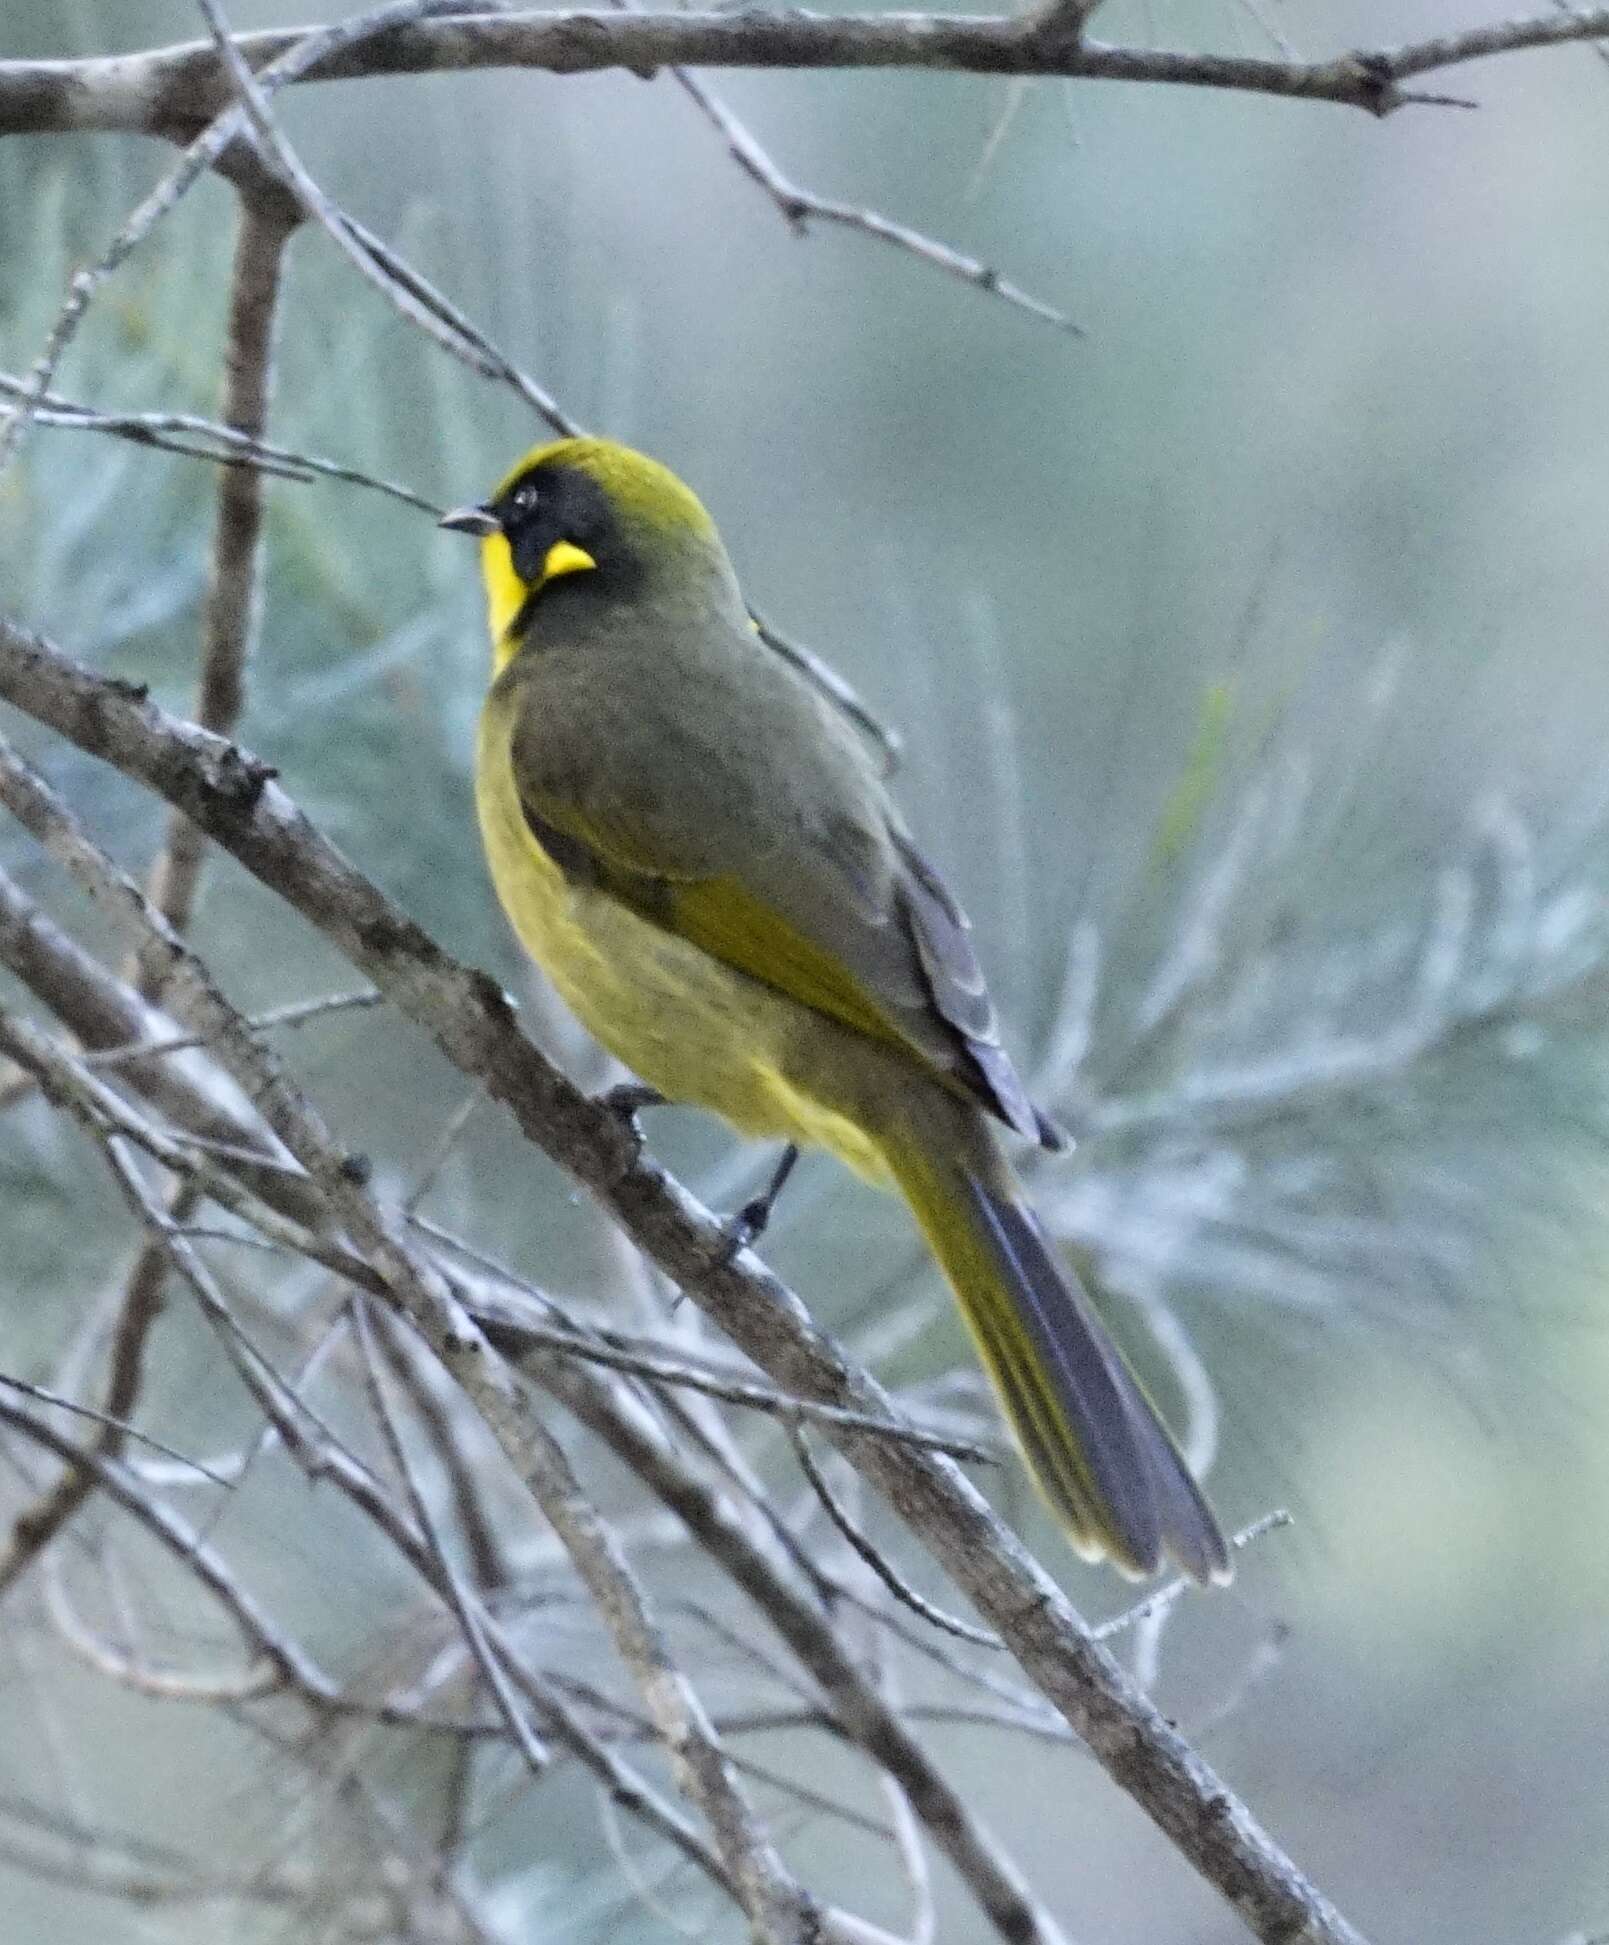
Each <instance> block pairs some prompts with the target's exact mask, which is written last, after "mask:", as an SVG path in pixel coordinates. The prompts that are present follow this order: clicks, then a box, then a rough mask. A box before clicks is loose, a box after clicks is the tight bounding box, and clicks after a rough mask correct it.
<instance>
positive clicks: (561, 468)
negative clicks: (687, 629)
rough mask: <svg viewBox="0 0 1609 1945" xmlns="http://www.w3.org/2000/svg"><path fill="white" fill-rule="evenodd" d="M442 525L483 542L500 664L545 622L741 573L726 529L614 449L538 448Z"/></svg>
mask: <svg viewBox="0 0 1609 1945" xmlns="http://www.w3.org/2000/svg"><path fill="white" fill-rule="evenodd" d="M441 525H442V526H444V527H449V528H451V529H453V530H454V531H455V532H458V533H470V534H475V535H478V536H479V538H480V542H481V569H482V572H483V574H484V576H485V580H486V599H487V608H488V619H489V622H490V625H491V633H492V640H493V643H494V645H495V651H496V655H497V659H498V663H499V666H501V664H502V662H504V661H505V660H507V658H508V656H510V655H511V654H512V653H513V652H514V650H515V648H517V647H518V645H519V643H520V641H521V640H522V639H523V638H524V636H525V634H526V631H527V630H528V629H529V628H530V626H531V625H532V623H533V621H535V620H536V619H537V617H538V614H539V612H540V610H539V604H541V603H546V602H552V601H555V600H556V599H562V600H563V601H564V603H565V605H566V607H567V608H570V609H571V610H572V611H573V610H574V608H575V606H576V605H577V604H579V605H580V606H582V607H588V608H590V607H591V606H592V605H593V604H594V603H597V602H610V601H617V600H637V599H641V598H643V597H645V596H647V595H649V594H655V595H658V594H661V593H662V592H664V591H666V590H669V591H673V592H674V591H675V590H676V589H677V588H678V586H681V587H685V588H687V589H688V590H689V591H691V589H692V588H693V587H695V586H696V585H697V584H698V583H699V582H701V581H703V580H704V579H706V578H707V577H708V576H709V574H710V573H711V571H712V570H714V571H716V572H717V573H718V574H719V575H720V576H721V577H722V578H723V579H726V578H729V576H730V569H729V567H728V566H727V563H726V557H725V553H724V551H723V550H722V548H721V543H720V537H719V536H718V535H717V533H716V531H715V523H714V522H713V521H712V520H711V519H710V517H709V515H708V514H707V513H706V512H705V510H704V508H703V505H702V504H701V503H700V501H699V499H698V497H697V495H696V494H694V493H693V492H692V491H691V489H690V488H688V487H686V486H684V485H683V484H682V482H681V481H680V480H679V479H678V478H677V477H676V475H675V474H674V473H673V472H671V471H670V470H669V468H668V467H665V466H661V465H660V463H659V462H658V460H656V459H649V458H648V457H647V456H646V454H643V453H640V452H633V451H632V450H631V449H630V447H628V446H618V445H615V444H614V443H613V441H611V440H608V439H561V440H559V441H557V442H556V443H554V444H552V445H546V446H537V447H535V448H534V449H533V450H532V451H530V452H528V453H527V454H526V455H525V457H524V458H523V459H522V460H520V462H519V464H518V465H517V466H515V467H513V468H512V470H511V471H510V472H509V473H508V474H507V475H506V476H505V477H504V478H503V479H502V480H501V481H499V483H498V485H497V486H496V488H495V489H494V490H493V492H492V494H491V495H490V497H489V498H487V499H485V500H482V501H481V502H480V503H479V504H478V505H475V506H468V507H459V508H457V509H455V510H454V511H453V512H451V513H448V514H445V515H444V516H443V518H442V521H441Z"/></svg>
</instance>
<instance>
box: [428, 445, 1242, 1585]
mask: <svg viewBox="0 0 1609 1945" xmlns="http://www.w3.org/2000/svg"><path fill="white" fill-rule="evenodd" d="M441 525H442V526H444V527H446V528H448V529H451V530H454V531H457V532H463V533H467V534H470V535H473V536H475V537H477V538H478V539H479V542H480V564H481V571H482V579H483V582H484V587H485V595H486V611H487V624H488V629H489V633H490V636H491V648H492V671H491V679H490V683H489V686H488V688H487V691H486V696H485V699H484V703H483V705H482V709H481V715H480V724H479V731H478V738H477V745H476V753H475V799H476V807H477V813H478V817H479V823H480V830H481V836H482V839H483V842H484V846H485V851H486V856H487V861H488V864H489V867H490V872H491V877H492V881H493V885H494V887H495V890H496V892H497V896H498V898H499V900H500V902H501V904H502V906H503V908H504V911H505V912H506V914H507V917H508V919H509V921H510V923H511V925H512V927H513V930H514V932H515V934H516V936H517V937H518V939H519V940H520V942H521V944H522V945H523V946H524V948H525V950H526V951H527V952H528V953H529V954H530V956H531V958H532V959H533V960H534V961H535V962H536V963H537V965H538V966H539V967H540V968H541V969H542V970H543V972H545V973H546V975H547V976H548V978H549V979H550V980H551V982H552V984H553V985H554V987H555V988H556V989H557V991H558V992H559V994H560V996H561V997H562V998H563V999H564V1001H565V1002H566V1004H567V1005H568V1006H569V1008H570V1009H571V1011H572V1012H573V1013H574V1014H575V1015H576V1017H577V1018H578V1019H579V1020H580V1021H581V1023H582V1024H583V1025H584V1026H585V1027H586V1028H587V1029H588V1030H589V1031H590V1032H591V1034H592V1035H593V1037H594V1038H595V1039H597V1040H598V1041H599V1042H601V1044H602V1045H603V1046H604V1047H605V1048H607V1049H608V1050H609V1051H610V1052H611V1053H613V1054H614V1055H615V1056H616V1057H617V1058H618V1059H619V1060H620V1061H622V1062H623V1063H624V1065H625V1066H626V1067H627V1068H629V1069H630V1070H631V1071H632V1072H633V1073H634V1074H635V1075H636V1076H637V1077H638V1080H639V1082H640V1083H641V1084H642V1087H643V1090H644V1093H643V1096H639V1097H638V1098H639V1099H641V1098H659V1099H664V1100H668V1101H672V1102H678V1103H686V1104H693V1105H696V1106H700V1107H702V1108H705V1109H708V1110H711V1111H713V1112H714V1113H715V1114H717V1115H720V1116H722V1117H724V1119H725V1120H726V1121H727V1122H728V1123H730V1124H731V1125H732V1126H733V1127H734V1128H735V1129H737V1130H738V1131H739V1132H740V1133H741V1134H742V1135H744V1136H747V1137H750V1138H754V1139H759V1140H770V1141H776V1140H780V1141H781V1142H783V1143H785V1144H787V1146H786V1147H785V1149H784V1151H783V1163H782V1165H781V1166H780V1167H779V1169H778V1171H777V1175H776V1176H775V1177H773V1184H772V1187H773V1190H775V1189H778V1188H780V1183H781V1178H782V1177H784V1176H785V1175H786V1172H787V1167H788V1166H789V1165H790V1164H791V1158H792V1156H793V1155H794V1154H796V1153H797V1150H798V1147H799V1146H800V1145H801V1144H802V1145H805V1146H814V1147H821V1148H826V1149H828V1150H830V1151H831V1152H832V1153H833V1154H834V1155H836V1156H837V1157H838V1158H839V1159H840V1160H841V1161H842V1162H844V1163H846V1164H847V1165H848V1166H849V1167H850V1168H851V1169H852V1170H854V1171H855V1172H856V1173H857V1174H858V1175H860V1176H862V1177H863V1178H865V1179H866V1180H868V1181H871V1182H873V1183H876V1184H879V1185H881V1186H883V1187H891V1188H893V1189H895V1190H896V1191H898V1192H899V1193H900V1194H901V1195H903V1197H904V1198H905V1201H906V1202H907V1203H908V1204H909V1206H910V1209H911V1211H912V1213H913V1214H914V1216H915V1219H916V1222H917V1225H918V1227H919V1228H920V1230H921V1232H922V1234H923V1236H924V1238H925V1239H926V1242H927V1244H928V1246H929V1248H930V1249H931V1251H932V1253H933V1255H934V1256H935V1258H936V1259H937V1261H938V1264H939V1267H940V1268H941V1270H942V1271H943V1273H944V1275H945V1277H946V1279H947V1280H948V1282H949V1284H950V1287H951V1289H952V1291H953V1292H954V1295H955V1297H956V1300H957V1303H958V1305H959V1308H960V1312H961V1315H962V1318H963V1319H964V1321H965V1323H966V1325H967V1328H968V1331H969V1333H970V1336H971V1338H972V1341H973V1343H974V1345H975V1347H976V1350H977V1353H978V1355H979V1358H980V1360H981V1362H982V1364H983V1367H984V1369H985V1371H986V1372H987V1374H988V1376H989V1379H990V1381H991V1383H992V1386H993V1389H994V1392H995V1394H996V1397H997V1399H998V1401H999V1404H1000V1407H1001V1410H1002V1414H1003V1416H1004V1419H1005V1421H1006V1423H1007V1425H1008V1427H1009V1429H1010V1431H1011V1433H1012V1435H1013V1438H1014V1440H1015V1443H1016V1445H1017V1447H1018V1449H1019V1451H1020V1453H1021V1455H1022V1458H1023V1460H1024V1462H1025V1464H1026V1467H1027V1470H1028V1472H1029V1474H1030V1475H1031V1477H1032V1478H1033V1480H1034V1482H1035V1484H1036V1485H1037V1487H1038V1489H1039V1492H1040V1494H1041V1495H1042V1497H1043V1498H1044V1500H1045V1501H1046V1502H1047V1504H1048V1505H1049V1507H1050V1509H1051V1510H1052V1512H1053V1513H1054V1514H1055V1515H1056V1517H1057V1519H1058V1521H1059V1523H1060V1525H1061V1527H1062V1529H1063V1531H1064V1532H1065V1534H1066V1536H1067V1539H1068V1541H1069V1543H1070V1544H1071V1546H1072V1548H1073V1549H1074V1551H1075V1552H1076V1553H1077V1554H1079V1555H1080V1556H1082V1557H1083V1558H1085V1559H1089V1560H1100V1559H1104V1560H1107V1561H1109V1562H1110V1563H1111V1564H1113V1565H1114V1566H1115V1567H1116V1568H1117V1569H1119V1570H1120V1571H1121V1572H1122V1573H1123V1574H1125V1575H1126V1576H1129V1577H1133V1578H1145V1577H1148V1576H1150V1575H1152V1574H1154V1573H1156V1572H1157V1571H1158V1570H1159V1569H1160V1568H1161V1567H1162V1566H1163V1565H1164V1563H1165V1562H1168V1561H1171V1562H1172V1563H1173V1565H1174V1566H1175V1567H1176V1568H1177V1569H1179V1570H1180V1571H1182V1572H1183V1573H1184V1574H1185V1575H1187V1576H1189V1577H1190V1578H1191V1579H1193V1580H1195V1581H1197V1582H1200V1583H1203V1584H1206V1583H1223V1582H1226V1581H1227V1580H1228V1579H1229V1577H1230V1558H1229V1551H1228V1548H1227V1547H1226V1545H1225V1542H1224V1538H1223V1535H1222V1532H1221V1530H1220V1528H1219V1525H1218V1522H1217V1520H1216V1519H1215V1517H1214V1515H1213V1512H1212V1510H1211V1508H1210V1507H1209V1505H1208V1503H1207V1501H1206V1499H1205V1497H1204V1496H1203V1494H1202V1492H1201V1490H1200V1488H1199V1487H1198V1486H1197V1484H1196V1482H1195V1480H1194V1478H1193V1477H1192V1475H1191V1472H1190V1468H1189V1465H1188V1464H1187V1463H1186V1461H1185V1459H1184V1457H1183V1455H1182V1453H1181V1452H1180V1450H1179V1447H1178V1446H1177V1444H1176V1443H1175V1442H1174V1440H1173V1438H1172V1437H1171V1435H1170V1434H1169V1432H1168V1430H1167V1428H1166V1426H1165V1424H1164V1423H1163V1420H1162V1418H1161V1416H1160V1415H1159V1413H1158V1411H1157V1409H1156V1408H1155V1406H1154V1405H1153V1404H1152V1402H1151V1401H1150V1399H1149V1398H1148V1397H1147V1395H1146V1393H1145V1390H1144V1388H1143V1387H1142V1385H1141V1383H1140V1381H1139V1379H1138V1378H1137V1376H1136V1375H1135V1373H1134V1372H1133V1371H1132V1370H1131V1368H1130V1366H1129V1365H1128V1363H1127V1361H1126V1360H1125V1358H1124V1357H1123V1354H1122V1353H1121V1351H1120V1350H1119V1349H1118V1347H1117V1345H1116V1343H1115V1342H1114V1340H1113V1338H1112V1337H1111V1335H1110V1333H1109V1332H1108V1330H1107V1328H1106V1326H1105V1324H1104V1323H1103V1322H1102V1320H1101V1318H1100V1316H1099V1314H1098V1313H1097V1311H1096V1309H1095V1307H1094V1305H1093V1303H1092V1302H1091V1300H1090V1298H1089V1296H1088V1294H1087V1292H1086V1290H1085V1289H1084V1288H1083V1286H1082V1284H1081V1282H1080V1280H1079V1277H1078V1275H1077V1273H1076V1271H1075V1269H1074V1267H1073V1265H1072V1264H1071V1262H1070V1261H1069V1260H1068V1259H1067V1258H1066V1256H1065V1255H1063V1254H1062V1253H1061V1252H1060V1251H1059V1250H1058V1248H1057V1246H1056V1245H1055V1243H1054V1242H1053V1241H1052V1240H1051V1238H1050V1237H1049V1235H1048V1234H1047V1232H1046V1231H1045V1229H1044V1228H1043V1227H1042V1225H1041V1223H1040V1221H1039V1219H1038V1217H1037V1216H1036V1215H1035V1213H1034V1211H1033V1209H1032V1207H1031V1205H1030V1203H1029V1200H1028V1197H1027V1194H1026V1192H1025V1190H1024V1188H1023V1186H1022V1183H1021V1181H1020V1180H1019V1177H1018V1175H1017V1173H1016V1171H1015V1169H1014V1167H1013V1165H1012V1162H1011V1160H1010V1158H1009V1156H1008V1153H1007V1148H1006V1145H1005V1144H1006V1138H1008V1137H1015V1138H1017V1139H1018V1140H1020V1141H1021V1142H1023V1143H1036V1144H1039V1145H1041V1146H1047V1147H1056V1146H1060V1145H1063V1144H1064V1139H1065V1138H1064V1137H1063V1136H1062V1134H1061V1132H1060V1130H1058V1129H1057V1128H1056V1126H1055V1124H1054V1123H1053V1122H1052V1121H1051V1120H1050V1119H1049V1118H1048V1117H1047V1116H1046V1115H1044V1114H1042V1113H1041V1112H1040V1111H1039V1110H1038V1109H1036V1108H1035V1106H1034V1104H1033V1103H1032V1102H1031V1101H1030V1099H1029V1098H1028V1094H1027V1092H1026V1090H1025V1088H1024V1086H1023V1083H1022V1081H1021V1080H1020V1079H1019V1077H1018V1075H1017V1071H1016V1069H1015V1068H1014V1066H1013V1065H1012V1062H1011V1060H1010V1057H1009V1056H1008V1054H1007V1053H1006V1051H1005V1049H1004V1048H1003V1046H1002V1044H1001V1039H1000V1033H999V1028H998V1024H997V1021H996V1017H995V1013H994V1009H993V1007H992V1005H991V1002H990V999H989V994H988V990H987V987H986V985H985V981H984V977H983V974H982V971H981V969H980V966H979V961H978V956H977V952H976V949H975V947H974V944H973V938H972V928H971V926H970V924H969V922H968V920H967V918H966V916H965V914H964V913H963V912H962V910H961V907H960V906H959V905H958V904H957V902H956V900H955V898H954V897H953V896H952V894H951V892H950V891H949V889H948V888H947V886H946V885H945V883H944V880H943V879H942V878H941V877H940V875H939V873H938V871H937V870H936V869H935V867H934V866H933V865H932V864H931V863H930V862H929V860H928V858H927V856H926V855H925V854H924V853H923V852H922V851H921V850H920V849H919V848H918V845H917V843H916V841H915V839H914V838H913V836H912V835H911V832H910V829H909V827H908V825H907V824H906V821H905V819H904V818H903V816H902V815H901V813H900V811H899V809H898V807H897V806H896V804H895V801H894V798H893V796H892V794H891V792H890V790H889V788H888V786H887V784H886V782H885V780H884V778H883V775H882V771H881V767H880V765H879V764H878V762H877V761H876V760H875V758H874V757H873V755H872V753H871V751H870V750H869V749H868V748H867V746H866V743H865V741H864V740H863V738H862V737H861V736H860V734H859V733H858V732H857V731H856V730H855V729H854V728H853V727H852V726H851V725H850V724H849V722H848V721H847V720H846V719H845V718H844V716H843V715H842V713H841V712H840V711H839V710H838V709H837V708H836V706H835V705H834V704H833V703H832V702H831V701H830V700H828V699H827V698H826V697H825V696H824V695H823V694H822V693H821V692H820V691H819V690H818V689H817V688H816V687H815V686H814V685H813V684H811V683H810V682H809V681H808V680H807V679H806V678H805V677H804V676H803V675H801V674H800V673H799V672H798V671H797V670H796V669H795V668H794V667H793V666H791V665H790V664H789V663H788V662H787V661H785V660H784V659H783V658H782V657H781V656H780V655H778V654H777V653H776V652H775V651H774V650H772V649H771V648H769V647H768V646H767V645H766V644H765V643H764V642H763V641H762V640H761V638H760V636H759V634H758V632H757V630H756V627H755V625H754V623H753V621H752V619H751V617H750V613H749V610H748V607H747V605H746V603H745V600H744V597H743V594H742V592H741V590H740V588H739V585H738V579H737V575H736V572H735V570H734V568H733V566H732V562H731V560H730V558H729V556H728V554H727V551H726V548H725V546H724V545H723V544H722V541H721V538H720V535H719V533H718V532H717V530H716V527H715V523H714V521H713V520H712V519H711V517H710V515H709V513H708V512H707V511H706V510H705V508H704V506H703V504H702V502H701V501H700V500H699V499H698V497H697V496H696V495H695V494H694V492H693V491H692V489H691V488H690V487H688V486H686V485H685V484H684V483H683V482H682V481H681V480H680V479H679V478H678V477H677V476H676V475H675V474H674V473H673V472H671V471H670V470H669V469H668V468H667V467H665V466H663V465H662V464H660V463H659V462H658V461H657V460H654V459H652V458H649V457H648V456H647V455H645V454H642V453H639V452H635V451H632V450H631V449H630V448H628V447H625V446H622V445H618V444H616V443H614V442H613V441H610V440H606V439H596V438H566V439H560V440H556V441H553V442H551V443H547V444H543V445H539V446H537V447H535V448H533V449H532V450H531V451H529V452H528V453H526V455H525V456H524V457H523V458H522V459H521V460H520V461H519V462H518V464H517V465H515V466H514V467H513V469H512V470H511V471H510V472H509V473H508V474H507V475H506V476H505V477H504V478H503V479H502V480H501V481H500V482H499V484H498V485H497V486H496V487H495V489H494V490H493V491H492V493H491V495H490V496H489V497H488V498H487V499H485V500H482V501H480V502H478V503H476V504H474V505H471V506H465V507H461V508H457V509H455V510H454V511H452V512H449V513H447V514H445V515H444V516H443V517H442V520H441ZM768 1213H769V1201H768V1200H767V1199H762V1201H761V1202H759V1203H757V1204H753V1205H750V1209H749V1210H748V1211H745V1215H746V1216H747V1217H748V1219H749V1220H748V1226H747V1233H746V1234H743V1233H740V1234H739V1235H738V1237H737V1238H736V1239H735V1240H737V1241H742V1240H749V1239H751V1238H752V1236H753V1234H755V1233H757V1230H758V1228H759V1226H760V1224H761V1223H763V1220H764V1217H765V1216H766V1215H767V1214H768Z"/></svg>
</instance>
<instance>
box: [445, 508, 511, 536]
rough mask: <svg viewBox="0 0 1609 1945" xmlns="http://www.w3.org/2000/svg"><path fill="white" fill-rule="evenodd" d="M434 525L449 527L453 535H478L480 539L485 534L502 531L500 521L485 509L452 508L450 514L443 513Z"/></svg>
mask: <svg viewBox="0 0 1609 1945" xmlns="http://www.w3.org/2000/svg"><path fill="white" fill-rule="evenodd" d="M436 525H437V526H438V527H450V528H451V529H452V531H453V532H454V533H455V534H479V535H480V536H481V538H482V539H484V538H485V537H486V535H487V534H497V533H501V532H502V531H503V523H502V521H501V520H499V519H498V517H497V515H496V514H495V513H493V512H492V511H491V510H490V509H489V508H487V507H454V508H453V510H452V512H451V513H444V514H443V515H442V516H441V518H440V519H439V520H438V521H437V522H436Z"/></svg>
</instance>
